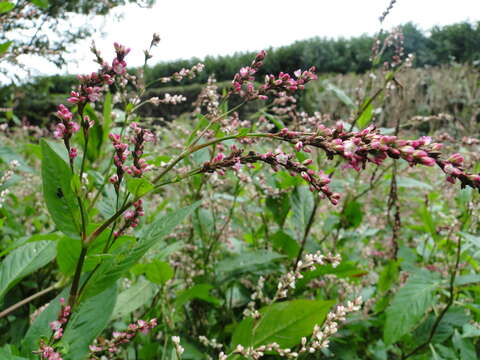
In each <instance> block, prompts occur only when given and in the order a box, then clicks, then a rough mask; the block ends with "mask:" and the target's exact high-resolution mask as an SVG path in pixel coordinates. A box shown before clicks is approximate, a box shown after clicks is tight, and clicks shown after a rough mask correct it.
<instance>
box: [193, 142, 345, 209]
mask: <svg viewBox="0 0 480 360" xmlns="http://www.w3.org/2000/svg"><path fill="white" fill-rule="evenodd" d="M257 162H264V163H267V164H269V165H270V166H271V167H272V169H273V170H274V171H278V170H280V169H281V168H283V169H285V170H287V171H288V172H289V173H290V174H291V175H292V176H297V175H298V176H301V177H302V178H303V179H304V180H305V181H306V182H307V183H308V184H309V185H310V190H311V191H315V190H316V191H319V192H321V193H322V194H323V195H324V196H325V197H326V198H328V199H329V200H330V202H331V203H332V204H334V205H336V204H337V203H338V201H339V199H340V194H338V193H334V192H332V191H331V190H330V188H329V183H330V178H329V177H328V176H327V175H325V173H323V172H322V171H318V172H316V171H315V170H313V169H311V168H309V165H311V164H312V160H311V159H307V160H305V161H304V162H303V163H300V162H298V161H295V160H294V157H293V155H289V154H285V153H284V152H281V151H280V152H276V153H273V152H267V153H264V154H259V153H256V152H253V151H250V152H249V153H248V154H247V155H243V150H242V149H237V148H236V147H232V152H231V153H230V154H229V155H228V156H226V155H224V154H223V153H219V154H218V155H217V156H215V157H214V158H213V159H212V160H211V161H207V162H205V163H204V164H203V166H202V169H201V170H200V172H202V173H213V172H216V173H218V174H219V175H223V174H224V173H225V169H229V168H230V169H233V170H235V171H236V172H238V171H239V170H240V166H241V165H242V164H246V165H248V166H249V167H252V166H253V163H257Z"/></svg>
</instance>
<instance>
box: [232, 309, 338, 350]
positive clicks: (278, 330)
mask: <svg viewBox="0 0 480 360" xmlns="http://www.w3.org/2000/svg"><path fill="white" fill-rule="evenodd" d="M333 303H334V302H333V301H320V300H292V301H285V302H281V303H276V304H273V305H269V306H267V307H264V308H263V309H260V313H261V314H262V316H261V317H260V319H259V320H254V319H252V318H245V319H244V320H242V322H241V323H240V324H238V326H237V327H236V328H235V331H234V333H233V336H232V348H235V347H236V346H237V345H239V344H240V345H243V346H244V347H247V346H252V347H253V348H256V347H258V346H261V345H267V344H271V343H273V342H276V343H278V344H279V345H280V347H282V348H291V347H293V346H295V345H297V344H299V343H300V341H301V339H302V337H303V336H308V335H311V334H312V332H313V328H314V326H315V325H319V326H321V325H322V324H323V322H324V320H325V318H326V316H327V313H328V311H329V310H330V307H331V306H332V305H333Z"/></svg>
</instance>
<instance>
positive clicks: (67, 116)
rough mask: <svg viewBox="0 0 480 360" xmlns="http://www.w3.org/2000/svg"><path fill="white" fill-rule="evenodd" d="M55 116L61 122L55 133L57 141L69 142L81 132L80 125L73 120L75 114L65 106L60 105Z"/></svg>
mask: <svg viewBox="0 0 480 360" xmlns="http://www.w3.org/2000/svg"><path fill="white" fill-rule="evenodd" d="M55 115H57V117H58V118H59V119H60V120H61V122H60V123H58V124H57V126H56V127H55V131H54V132H53V136H54V137H56V138H57V139H64V140H66V141H68V140H69V139H70V138H71V137H72V135H73V134H74V133H76V132H77V131H78V130H80V125H79V124H78V123H76V122H75V121H73V120H72V119H73V114H72V113H71V111H70V110H69V109H68V108H67V107H66V106H65V105H63V104H60V105H58V111H57V112H56V113H55Z"/></svg>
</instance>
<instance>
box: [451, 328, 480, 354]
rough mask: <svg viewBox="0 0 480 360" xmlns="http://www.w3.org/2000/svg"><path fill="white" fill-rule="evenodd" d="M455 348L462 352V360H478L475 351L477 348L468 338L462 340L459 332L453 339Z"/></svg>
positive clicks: (456, 332)
mask: <svg viewBox="0 0 480 360" xmlns="http://www.w3.org/2000/svg"><path fill="white" fill-rule="evenodd" d="M452 342H453V346H454V347H455V349H456V350H457V351H459V352H460V359H462V360H476V359H478V357H477V353H476V351H475V346H474V345H473V343H472V341H471V340H470V339H467V338H462V337H461V336H460V334H459V332H458V331H457V330H455V333H454V334H453V338H452Z"/></svg>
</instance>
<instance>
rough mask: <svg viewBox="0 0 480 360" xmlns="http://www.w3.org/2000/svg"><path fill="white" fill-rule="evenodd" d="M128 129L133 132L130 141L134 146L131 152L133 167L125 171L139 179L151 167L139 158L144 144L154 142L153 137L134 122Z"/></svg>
mask: <svg viewBox="0 0 480 360" xmlns="http://www.w3.org/2000/svg"><path fill="white" fill-rule="evenodd" d="M130 128H131V129H132V130H133V132H134V135H133V136H132V137H131V139H130V141H131V142H132V144H134V145H135V149H134V150H133V152H132V157H133V165H132V166H130V167H129V168H128V169H127V170H126V171H127V173H128V174H130V175H132V176H134V177H141V176H142V175H143V173H144V172H145V171H148V170H151V169H152V166H151V165H148V164H147V162H146V161H145V160H144V159H142V158H141V157H142V155H143V149H144V146H145V143H146V142H152V141H154V139H155V136H154V135H153V134H152V133H151V132H150V131H149V130H147V129H143V128H141V127H140V126H139V125H138V124H137V123H136V122H133V123H132V124H130Z"/></svg>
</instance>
